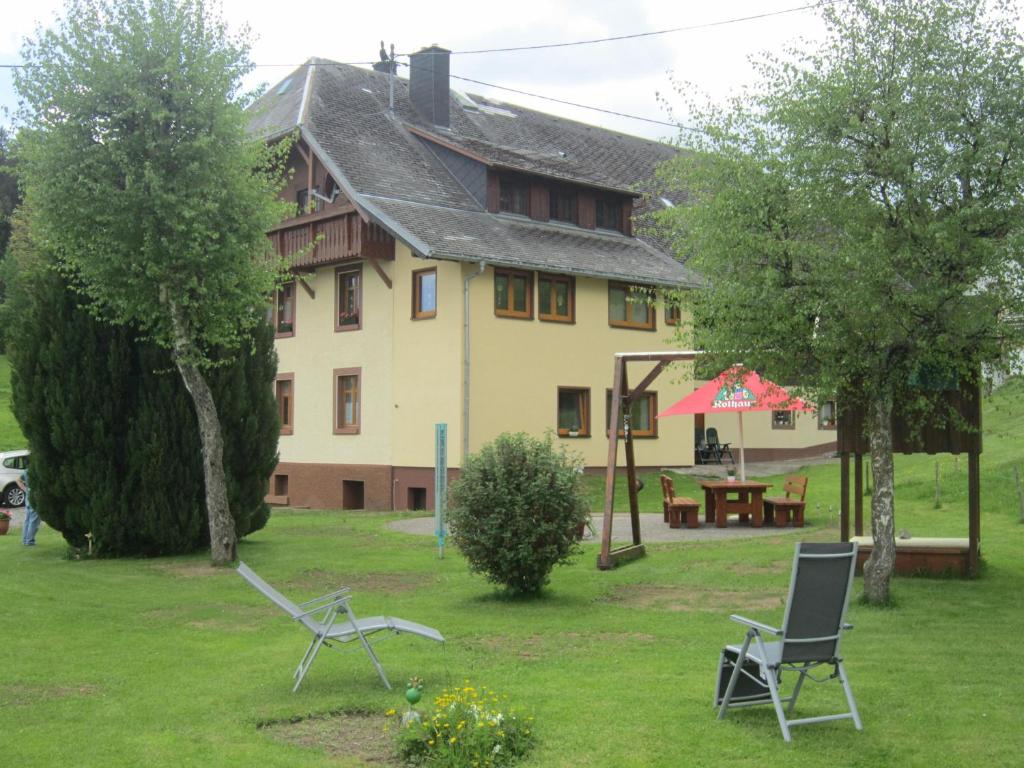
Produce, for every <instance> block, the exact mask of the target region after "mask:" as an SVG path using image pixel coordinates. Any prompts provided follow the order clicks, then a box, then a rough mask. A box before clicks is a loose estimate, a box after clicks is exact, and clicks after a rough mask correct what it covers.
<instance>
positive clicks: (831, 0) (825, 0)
mask: <svg viewBox="0 0 1024 768" xmlns="http://www.w3.org/2000/svg"><path fill="white" fill-rule="evenodd" d="M845 2H848V0H821V2H818V3H810V4H808V5H801V6H797V7H795V8H785V9H783V10H781V11H769V12H766V13H756V14H753V15H751V16H739V17H736V18H732V19H722V20H720V21H709V22H706V23H704V24H691V25H690V26H686V27H673V28H672V29H658V30H654V31H652V32H637V33H635V34H630V35H615V36H613V37H598V38H593V39H591V40H574V41H571V42H565V43H541V44H538V45H521V46H513V47H508V48H479V49H476V50H471V51H450V53H451V55H452V56H465V55H469V54H479V53H510V52H513V51H539V50H544V49H546V48H570V47H573V46H577V45H594V44H595V43H611V42H616V41H618V40H635V39H638V38H643V37H654V36H657V35H670V34H673V33H675V32H693V31H695V30H700V29H711V28H713V27H723V26H726V25H729V24H740V23H742V22H746V21H758V20H760V19H768V18H771V17H773V16H784V15H787V14H790V13H799V12H801V11H809V10H812V9H814V8H823V7H825V6H827V5H835V4H836V3H845ZM396 55H397V56H404V57H408V56H410V55H411V54H408V53H399V54H396ZM376 63H377V62H375V61H348V62H337V61H336V62H331V64H335V65H347V66H353V67H356V66H369V65H371V64H376ZM324 65H326V62H324ZM253 66H254V67H255V68H274V67H291V68H293V69H294V68H298V67H302V66H306V65H305V64H254V65H253ZM24 67H25V65H24V64H0V69H22V68H24ZM494 87H498V86H494ZM539 98H544V97H539ZM655 122H657V121H655Z"/></svg>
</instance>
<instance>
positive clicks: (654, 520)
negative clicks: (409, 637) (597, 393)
mask: <svg viewBox="0 0 1024 768" xmlns="http://www.w3.org/2000/svg"><path fill="white" fill-rule="evenodd" d="M590 522H591V525H592V526H593V529H594V531H595V533H590V532H589V531H588V532H587V534H586V535H585V536H584V537H583V541H585V542H587V541H600V540H601V516H600V515H594V516H593V517H591V519H590ZM388 528H390V529H391V530H393V531H400V532H401V533H412V534H416V535H419V536H433V535H434V518H433V517H412V518H407V519H405V520H394V521H392V522H391V523H388ZM812 530H814V526H811V525H809V524H808V525H806V526H805V527H803V528H792V527H789V528H776V527H775V526H774V525H771V526H764V527H763V528H754V527H752V526H749V525H740V524H739V523H738V522H736V519H735V518H730V519H729V525H728V527H726V528H716V527H715V525H714V523H702V524H701V526H700V528H669V527H668V523H666V522H665V521H664V519H663V518H662V514H661V513H660V512H657V513H654V512H641V513H640V540H641V541H643V542H654V541H727V540H731V539H751V538H756V537H759V536H778V535H781V534H789V533H799V532H804V533H806V532H808V531H812ZM632 540H633V534H632V533H631V531H630V526H629V513H628V512H616V513H615V519H614V521H613V524H612V541H616V542H623V543H628V542H631V541H632Z"/></svg>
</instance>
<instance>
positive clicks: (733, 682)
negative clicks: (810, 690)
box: [715, 542, 863, 741]
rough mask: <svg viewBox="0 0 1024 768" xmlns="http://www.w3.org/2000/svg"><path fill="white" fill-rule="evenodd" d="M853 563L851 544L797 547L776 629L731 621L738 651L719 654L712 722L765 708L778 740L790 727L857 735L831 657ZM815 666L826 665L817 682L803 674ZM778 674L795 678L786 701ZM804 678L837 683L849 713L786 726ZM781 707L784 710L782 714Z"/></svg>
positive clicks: (838, 659)
mask: <svg viewBox="0 0 1024 768" xmlns="http://www.w3.org/2000/svg"><path fill="white" fill-rule="evenodd" d="M856 563H857V544H856V543H853V542H848V543H841V544H807V543H801V544H797V545H796V554H795V555H794V557H793V578H792V580H791V581H790V584H789V599H788V600H787V601H786V616H785V619H784V620H783V622H782V628H781V629H777V628H775V627H771V626H768V625H767V624H762V623H761V622H759V621H752V620H750V619H746V618H744V617H742V616H737V615H733V616H732V617H731V618H732V620H733V621H736V622H738V623H740V624H743V625H744V626H746V627H747V628H748V629H747V636H746V638H745V639H744V641H743V644H742V645H729V646H726V647H725V648H724V649H723V650H722V655H721V658H720V661H719V668H718V689H717V692H716V694H715V706H716V707H718V719H719V720H721V719H723V718H724V717H725V715H726V712H727V711H728V710H729V709H733V708H736V707H747V706H752V705H755V704H769V703H770V704H773V705H774V706H775V714H776V715H777V716H778V718H779V727H780V728H781V729H782V737H783V738H784V739H785V740H786V741H790V734H789V729H790V727H792V726H794V725H804V724H805V723H822V722H825V721H828V720H844V719H851V720H853V724H854V725H855V726H856V728H857V730H858V731H859V730H862V728H863V726H862V725H861V721H860V715H859V714H858V713H857V704H856V702H855V701H854V700H853V692H852V691H851V690H850V682H849V680H848V679H847V677H846V670H845V669H844V668H843V658H842V656H841V655H840V653H839V641H840V638H841V636H842V633H843V630H846V629H852V628H853V627H852V626H850V625H849V624H847V623H846V622H845V617H846V607H847V605H848V603H849V601H850V590H851V585H852V584H853V570H854V566H855V565H856ZM765 635H775V636H776V637H778V638H780V639H779V640H777V641H772V642H765V639H764V636H765ZM823 666H825V667H828V666H831V667H832V671H831V674H829V675H827V676H825V677H822V678H820V679H819V678H816V677H814V676H813V675H812V674H811V672H813V671H814V670H815V669H817V668H818V667H823ZM783 672H798V673H799V674H800V677H799V678H798V679H797V681H796V683H795V685H794V686H793V691H792V693H790V695H789V696H786V697H783V696H781V695H780V692H779V689H780V686H781V684H782V673H783ZM808 678H809V679H810V680H812V681H814V682H816V683H824V682H828V681H829V680H838V681H839V683H840V685H842V687H843V691H844V693H845V694H846V701H847V703H848V705H849V707H850V709H849V711H848V712H843V713H840V714H837V715H821V716H818V717H806V718H802V719H798V720H790V719H789V716H790V714H792V712H793V707H795V706H796V700H797V696H799V695H800V689H801V687H802V686H803V684H804V681H805V679H808ZM783 702H787V703H788V707H786V708H785V709H783V707H782V703H783Z"/></svg>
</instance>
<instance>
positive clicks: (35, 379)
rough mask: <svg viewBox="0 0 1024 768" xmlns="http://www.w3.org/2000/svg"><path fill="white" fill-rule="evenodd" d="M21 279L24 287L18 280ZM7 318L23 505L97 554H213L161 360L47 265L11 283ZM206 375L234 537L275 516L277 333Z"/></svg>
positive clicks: (168, 369)
mask: <svg viewBox="0 0 1024 768" xmlns="http://www.w3.org/2000/svg"><path fill="white" fill-rule="evenodd" d="M19 283H20V284H19ZM16 285H17V288H15V291H14V293H15V295H13V296H12V297H11V300H12V301H11V306H10V307H9V311H8V312H7V318H8V322H7V323H6V324H5V325H7V329H8V348H9V355H10V360H11V369H12V373H11V388H12V400H13V408H14V413H15V416H16V418H17V419H18V422H19V423H20V425H21V428H22V430H23V432H24V433H25V436H26V437H27V439H28V442H29V446H30V447H31V450H32V457H31V462H30V464H31V470H30V481H31V498H32V504H33V507H35V508H36V509H37V510H38V512H39V515H40V517H41V518H42V519H43V520H44V521H45V522H46V523H47V524H48V525H50V526H52V527H53V528H55V529H57V530H58V531H60V532H61V533H62V534H63V536H64V538H65V539H66V540H67V542H68V543H69V544H71V545H72V546H75V547H82V546H84V545H85V544H86V542H87V539H86V534H91V536H92V547H93V551H94V553H95V554H97V555H99V556H106V557H116V556H125V555H143V556H154V555H167V554H179V553H185V552H192V551H196V550H200V549H203V548H205V547H208V546H209V530H208V524H207V517H206V508H205V507H206V504H205V488H204V482H203V467H202V453H201V449H200V440H199V432H198V428H197V425H196V416H195V412H194V411H193V409H192V403H191V399H190V398H189V396H188V393H187V392H186V391H185V387H184V385H183V384H182V382H181V377H180V376H179V375H178V374H177V372H176V369H175V367H174V364H173V362H172V360H171V357H170V354H169V353H168V352H167V351H166V350H164V349H161V348H158V347H156V346H155V345H153V344H151V343H147V342H145V341H139V340H138V339H136V336H135V333H134V331H133V329H131V328H129V327H124V326H113V325H109V324H106V323H103V322H100V321H99V320H97V319H95V318H93V317H92V316H91V315H90V314H89V313H88V312H87V311H85V310H84V309H83V308H81V307H80V306H79V298H78V297H77V295H76V294H75V293H74V292H73V291H71V290H69V288H68V286H67V285H66V284H65V283H64V281H63V279H62V278H60V277H59V276H57V275H56V274H55V273H54V272H52V271H49V270H45V269H44V270H39V271H37V272H36V274H35V275H33V276H26V277H24V278H23V279H21V280H19V281H16ZM220 363H221V364H220V365H219V366H217V367H216V368H214V369H213V370H211V371H210V372H209V374H210V375H209V382H210V387H211V389H212V390H213V393H214V398H215V400H216V403H217V408H218V412H219V415H220V419H221V425H222V427H223V433H224V469H225V473H226V475H227V483H228V499H229V503H230V507H231V513H232V516H233V517H234V519H235V529H236V532H237V534H238V536H239V537H241V536H245V535H246V534H248V533H252V532H253V531H256V530H259V529H260V528H262V527H263V526H264V525H265V524H266V522H267V519H268V518H269V516H270V509H269V507H268V506H267V505H266V503H265V502H264V500H263V498H264V495H265V494H266V491H267V482H268V478H269V476H270V473H271V472H272V471H273V469H274V466H275V465H276V463H277V435H278V433H279V430H280V427H279V422H278V415H277V407H276V403H275V400H274V394H273V389H272V381H273V379H274V376H275V373H276V368H277V360H276V355H275V353H274V349H273V331H272V329H271V328H270V325H269V324H263V323H260V324H258V325H257V327H256V328H255V329H254V330H253V332H252V333H251V337H250V338H249V339H248V343H247V344H244V345H243V346H242V348H241V349H240V350H236V351H234V352H232V353H230V355H221V356H220Z"/></svg>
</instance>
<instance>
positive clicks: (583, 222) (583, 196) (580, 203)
mask: <svg viewBox="0 0 1024 768" xmlns="http://www.w3.org/2000/svg"><path fill="white" fill-rule="evenodd" d="M576 205H577V217H578V219H579V221H578V223H579V225H580V226H581V227H583V228H584V229H593V228H594V227H596V226H597V201H596V198H595V197H594V193H593V192H592V191H591V190H589V189H582V190H580V193H579V195H577V197H576Z"/></svg>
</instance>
